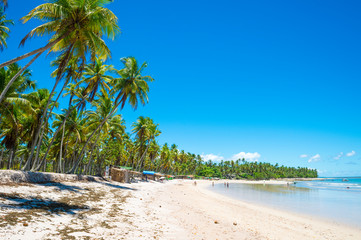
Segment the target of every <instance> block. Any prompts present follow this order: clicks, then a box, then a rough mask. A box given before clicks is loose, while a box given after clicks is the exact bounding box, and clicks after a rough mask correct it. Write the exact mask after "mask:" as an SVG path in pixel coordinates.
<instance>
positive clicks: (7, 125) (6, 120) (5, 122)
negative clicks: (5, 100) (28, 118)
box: [0, 104, 24, 169]
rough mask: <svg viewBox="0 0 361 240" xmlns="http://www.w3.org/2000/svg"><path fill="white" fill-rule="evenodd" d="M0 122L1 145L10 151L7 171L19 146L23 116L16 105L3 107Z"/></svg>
mask: <svg viewBox="0 0 361 240" xmlns="http://www.w3.org/2000/svg"><path fill="white" fill-rule="evenodd" d="M4 112H5V113H6V114H4V115H2V120H1V122H0V128H1V129H2V132H1V135H0V139H3V140H2V142H1V144H2V145H4V146H5V147H6V148H7V149H10V156H9V160H8V164H7V169H10V168H11V165H12V163H13V161H14V158H15V154H16V149H17V147H18V146H19V143H20V138H21V134H22V131H23V118H24V115H23V114H22V111H21V109H20V107H19V106H18V105H13V104H11V105H8V106H5V108H4Z"/></svg>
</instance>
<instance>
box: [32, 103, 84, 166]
mask: <svg viewBox="0 0 361 240" xmlns="http://www.w3.org/2000/svg"><path fill="white" fill-rule="evenodd" d="M84 101H85V99H83V100H82V101H80V102H79V103H78V104H77V105H75V106H74V107H73V108H72V109H71V110H70V111H68V112H67V114H66V115H65V117H64V120H63V122H62V123H61V126H60V127H58V129H57V130H56V131H55V133H54V134H53V137H52V139H51V142H50V144H49V146H48V149H47V150H46V153H45V155H44V157H43V160H42V162H43V161H44V159H45V158H46V157H47V156H48V153H49V151H50V148H51V146H52V145H53V143H54V140H55V137H56V136H57V135H58V133H59V132H60V130H61V129H62V127H63V126H64V125H65V122H66V120H67V119H68V117H69V115H70V113H71V112H72V111H73V110H74V109H75V108H77V107H78V106H80V104H82V103H83V102H84ZM40 167H41V166H38V167H37V168H40ZM37 168H36V169H37ZM34 171H36V170H34Z"/></svg>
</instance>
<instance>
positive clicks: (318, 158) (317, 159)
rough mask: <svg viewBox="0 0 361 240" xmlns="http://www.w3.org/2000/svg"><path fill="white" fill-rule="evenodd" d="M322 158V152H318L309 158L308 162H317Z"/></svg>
mask: <svg viewBox="0 0 361 240" xmlns="http://www.w3.org/2000/svg"><path fill="white" fill-rule="evenodd" d="M320 160H321V156H320V154H318V153H317V154H316V155H315V156H312V157H311V158H310V159H308V162H309V163H310V162H317V161H320Z"/></svg>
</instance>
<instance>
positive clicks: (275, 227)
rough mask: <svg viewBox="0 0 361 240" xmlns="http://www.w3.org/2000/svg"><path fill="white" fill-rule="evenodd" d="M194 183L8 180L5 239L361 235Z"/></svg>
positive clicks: (0, 227) (1, 201)
mask: <svg viewBox="0 0 361 240" xmlns="http://www.w3.org/2000/svg"><path fill="white" fill-rule="evenodd" d="M192 183H193V181H181V180H174V181H170V182H166V183H157V182H140V183H133V184H120V183H116V182H106V181H99V180H98V181H95V182H88V181H73V182H61V183H46V184H28V183H16V184H14V183H7V184H1V185H0V194H1V195H0V239H166V240H168V239H181V240H183V239H205V240H209V239H219V240H221V239H361V229H355V228H351V227H348V226H342V225H338V224H335V223H331V222H327V221H323V220H319V219H315V218H312V217H309V216H300V215H297V214H293V213H288V212H284V211H279V210H273V209H270V208H266V207H260V206H256V205H251V204H246V203H243V202H241V201H236V200H233V199H230V198H227V197H224V196H221V195H218V194H215V193H213V192H211V191H209V190H207V189H206V187H208V186H210V184H211V182H209V181H197V183H198V184H197V186H194V185H193V184H192ZM262 183H263V182H262ZM278 183H282V182H278Z"/></svg>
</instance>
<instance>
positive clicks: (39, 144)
mask: <svg viewBox="0 0 361 240" xmlns="http://www.w3.org/2000/svg"><path fill="white" fill-rule="evenodd" d="M72 47H73V45H72V46H71V47H70V48H69V50H68V52H67V56H66V60H65V64H64V65H63V67H61V68H59V72H58V76H57V79H56V82H55V85H54V87H53V89H52V91H51V93H50V96H49V99H48V102H47V104H46V107H45V110H44V114H43V116H42V118H41V120H40V126H42V124H43V123H44V127H43V128H40V130H42V132H41V135H40V136H41V137H40V140H39V142H38V147H37V152H36V156H35V160H34V165H33V167H32V171H37V170H35V168H34V167H36V164H37V163H38V159H39V154H40V147H41V144H42V142H43V137H44V132H45V128H46V126H45V125H46V124H47V123H48V120H49V118H50V116H51V113H52V111H53V109H54V107H55V103H56V102H57V101H58V100H59V97H60V95H61V93H62V92H63V90H64V88H65V86H66V85H67V83H68V81H65V83H64V85H63V87H62V89H61V91H60V93H59V94H58V97H57V98H56V100H55V101H54V106H53V107H52V109H51V111H50V112H49V114H47V110H48V108H49V105H50V101H51V98H52V96H53V94H54V92H55V89H56V87H57V85H58V83H59V82H60V80H61V78H62V77H63V73H64V70H65V67H66V66H67V65H68V62H69V60H70V56H71V53H72V50H71V49H72ZM45 117H46V120H45V121H44V118H45ZM37 134H39V133H37Z"/></svg>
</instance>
